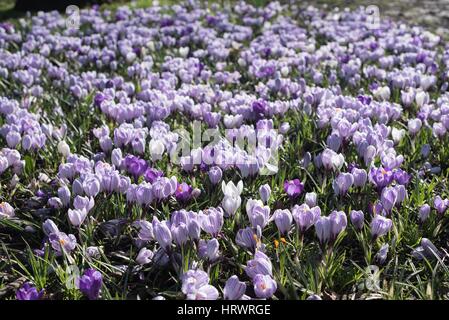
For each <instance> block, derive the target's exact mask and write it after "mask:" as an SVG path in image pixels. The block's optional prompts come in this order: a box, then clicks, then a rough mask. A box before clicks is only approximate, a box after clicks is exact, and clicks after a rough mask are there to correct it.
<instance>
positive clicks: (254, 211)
mask: <svg viewBox="0 0 449 320" xmlns="http://www.w3.org/2000/svg"><path fill="white" fill-rule="evenodd" d="M246 213H247V215H248V218H249V221H250V223H251V226H252V227H253V228H256V227H257V226H259V227H260V228H261V229H263V228H264V227H265V226H266V225H267V224H268V222H269V218H270V207H268V206H264V205H263V203H262V201H260V200H253V199H249V200H248V201H247V203H246Z"/></svg>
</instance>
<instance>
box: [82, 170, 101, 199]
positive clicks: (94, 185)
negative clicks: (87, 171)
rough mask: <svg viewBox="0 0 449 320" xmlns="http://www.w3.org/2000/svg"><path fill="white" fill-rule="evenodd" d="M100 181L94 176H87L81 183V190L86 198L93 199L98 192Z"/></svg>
mask: <svg viewBox="0 0 449 320" xmlns="http://www.w3.org/2000/svg"><path fill="white" fill-rule="evenodd" d="M100 187H101V184H100V180H99V179H98V177H97V176H95V175H89V176H88V177H87V178H86V179H85V180H84V181H83V190H84V192H85V193H86V195H87V196H88V197H95V196H96V195H97V194H98V193H99V192H100Z"/></svg>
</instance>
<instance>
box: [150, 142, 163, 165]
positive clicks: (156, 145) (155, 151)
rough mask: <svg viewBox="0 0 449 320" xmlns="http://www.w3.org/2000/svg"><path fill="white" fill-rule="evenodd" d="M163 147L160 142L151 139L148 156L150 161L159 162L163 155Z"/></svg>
mask: <svg viewBox="0 0 449 320" xmlns="http://www.w3.org/2000/svg"><path fill="white" fill-rule="evenodd" d="M164 150H165V146H164V144H163V143H162V141H160V140H155V139H151V141H150V154H151V159H152V160H153V161H154V160H159V159H161V157H162V154H163V153H164Z"/></svg>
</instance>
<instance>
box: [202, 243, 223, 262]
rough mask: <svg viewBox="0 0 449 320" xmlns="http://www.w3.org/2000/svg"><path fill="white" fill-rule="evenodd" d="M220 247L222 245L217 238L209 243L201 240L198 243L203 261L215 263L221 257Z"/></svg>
mask: <svg viewBox="0 0 449 320" xmlns="http://www.w3.org/2000/svg"><path fill="white" fill-rule="evenodd" d="M219 246H220V244H219V243H218V240H217V239H215V238H213V239H211V240H207V241H206V240H203V239H201V240H200V241H199V243H198V256H199V257H200V258H201V259H208V260H209V261H211V262H213V261H215V260H217V258H218V257H219V252H218V250H219Z"/></svg>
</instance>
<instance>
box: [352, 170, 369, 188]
mask: <svg viewBox="0 0 449 320" xmlns="http://www.w3.org/2000/svg"><path fill="white" fill-rule="evenodd" d="M351 173H352V176H353V177H354V187H359V188H362V187H363V186H364V185H365V183H366V180H367V178H368V174H367V173H366V171H365V170H363V169H358V168H353V169H352V171H351Z"/></svg>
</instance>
